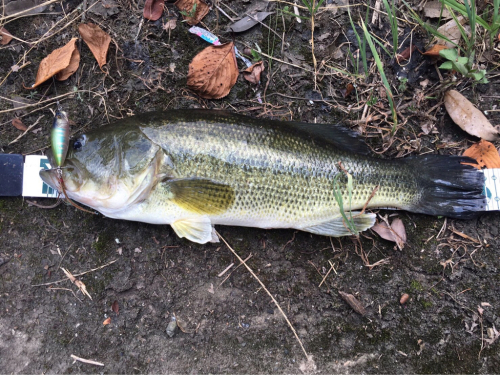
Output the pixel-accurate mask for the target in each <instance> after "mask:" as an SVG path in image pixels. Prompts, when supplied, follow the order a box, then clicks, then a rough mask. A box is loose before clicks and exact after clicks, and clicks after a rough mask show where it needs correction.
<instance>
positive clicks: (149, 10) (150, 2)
mask: <svg viewBox="0 0 500 375" xmlns="http://www.w3.org/2000/svg"><path fill="white" fill-rule="evenodd" d="M164 7H165V0H146V2H145V3H144V12H143V15H144V18H147V19H148V20H151V21H156V20H157V19H158V18H160V17H161V15H162V14H163V8H164Z"/></svg>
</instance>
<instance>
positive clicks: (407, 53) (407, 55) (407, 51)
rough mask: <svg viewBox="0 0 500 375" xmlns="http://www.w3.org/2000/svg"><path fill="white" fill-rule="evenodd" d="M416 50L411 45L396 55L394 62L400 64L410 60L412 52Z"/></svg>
mask: <svg viewBox="0 0 500 375" xmlns="http://www.w3.org/2000/svg"><path fill="white" fill-rule="evenodd" d="M416 49H417V46H416V45H413V44H411V45H410V46H409V47H408V48H407V49H405V50H404V51H403V52H401V53H398V54H397V55H396V61H397V62H398V63H402V62H403V61H406V60H408V59H409V58H410V56H411V55H412V54H413V51H415V50H416Z"/></svg>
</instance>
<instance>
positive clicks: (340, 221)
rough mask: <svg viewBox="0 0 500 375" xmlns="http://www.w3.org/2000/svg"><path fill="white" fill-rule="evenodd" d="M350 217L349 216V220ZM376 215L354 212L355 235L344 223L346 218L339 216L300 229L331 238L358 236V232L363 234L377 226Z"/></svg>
mask: <svg viewBox="0 0 500 375" xmlns="http://www.w3.org/2000/svg"><path fill="white" fill-rule="evenodd" d="M349 217H350V215H348V216H347V218H348V219H349ZM375 217H376V215H375V214H372V213H364V214H360V212H359V211H357V212H352V223H353V226H354V228H353V229H354V230H355V233H353V232H352V231H351V230H350V229H349V226H348V224H347V223H346V222H344V218H343V217H342V216H338V217H336V218H334V219H333V220H330V221H327V222H324V223H321V224H318V225H313V226H311V227H306V228H300V229H301V230H303V231H305V232H310V233H314V234H319V235H321V236H330V237H342V236H350V235H353V234H357V233H358V232H363V231H365V230H367V229H369V228H371V227H372V226H373V225H374V224H375Z"/></svg>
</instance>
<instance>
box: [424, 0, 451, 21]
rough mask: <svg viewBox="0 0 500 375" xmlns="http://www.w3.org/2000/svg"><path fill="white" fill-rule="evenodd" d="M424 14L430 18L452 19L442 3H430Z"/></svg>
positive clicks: (426, 5) (426, 6) (427, 4)
mask: <svg viewBox="0 0 500 375" xmlns="http://www.w3.org/2000/svg"><path fill="white" fill-rule="evenodd" d="M424 14H425V16H426V17H429V18H442V19H448V18H451V14H450V12H449V11H448V9H446V7H445V6H444V5H443V3H441V2H440V1H429V2H428V3H426V4H425V6H424Z"/></svg>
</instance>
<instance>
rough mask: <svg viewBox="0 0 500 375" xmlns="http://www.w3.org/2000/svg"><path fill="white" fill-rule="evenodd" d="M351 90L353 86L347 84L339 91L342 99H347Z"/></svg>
mask: <svg viewBox="0 0 500 375" xmlns="http://www.w3.org/2000/svg"><path fill="white" fill-rule="evenodd" d="M352 90H354V85H353V84H352V83H348V84H347V86H346V87H345V89H341V90H340V93H341V94H342V96H343V97H344V98H347V97H348V96H349V95H351V92H352Z"/></svg>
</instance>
